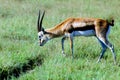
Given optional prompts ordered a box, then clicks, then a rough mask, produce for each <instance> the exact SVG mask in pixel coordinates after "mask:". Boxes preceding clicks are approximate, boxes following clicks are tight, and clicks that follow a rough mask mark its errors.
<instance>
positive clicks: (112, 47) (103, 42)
mask: <svg viewBox="0 0 120 80" xmlns="http://www.w3.org/2000/svg"><path fill="white" fill-rule="evenodd" d="M98 39H99V40H100V41H101V43H102V44H103V45H104V46H106V47H108V48H109V49H110V50H111V52H112V55H113V58H114V63H115V64H116V54H115V52H114V46H113V45H112V44H111V43H110V42H109V41H108V40H107V39H106V37H98ZM104 52H105V51H104V50H103V52H102V53H101V54H102V56H103V54H104ZM102 56H101V57H102Z"/></svg>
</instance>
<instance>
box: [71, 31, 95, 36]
mask: <svg viewBox="0 0 120 80" xmlns="http://www.w3.org/2000/svg"><path fill="white" fill-rule="evenodd" d="M72 34H73V36H94V35H95V31H94V30H86V31H74V32H72Z"/></svg>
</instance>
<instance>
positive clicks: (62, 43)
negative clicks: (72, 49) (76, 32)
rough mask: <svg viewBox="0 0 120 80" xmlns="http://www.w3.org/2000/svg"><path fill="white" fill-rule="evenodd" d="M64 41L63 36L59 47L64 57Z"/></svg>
mask: <svg viewBox="0 0 120 80" xmlns="http://www.w3.org/2000/svg"><path fill="white" fill-rule="evenodd" d="M65 39H66V36H64V37H63V38H62V40H61V45H62V54H63V55H65V52H64V41H65Z"/></svg>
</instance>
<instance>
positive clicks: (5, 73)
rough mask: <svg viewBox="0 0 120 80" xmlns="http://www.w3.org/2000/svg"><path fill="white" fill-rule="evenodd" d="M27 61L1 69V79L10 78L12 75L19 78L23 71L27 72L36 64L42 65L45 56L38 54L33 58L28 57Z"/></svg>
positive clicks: (6, 79)
mask: <svg viewBox="0 0 120 80" xmlns="http://www.w3.org/2000/svg"><path fill="white" fill-rule="evenodd" d="M27 60H28V61H27V62H25V63H20V64H19V65H17V66H12V67H8V69H7V70H5V69H0V80H8V79H10V78H11V77H12V76H14V77H16V78H18V77H19V76H20V74H21V73H26V72H27V71H30V70H32V69H34V68H35V67H36V66H40V65H42V63H43V56H40V55H39V56H37V57H34V58H32V59H27Z"/></svg>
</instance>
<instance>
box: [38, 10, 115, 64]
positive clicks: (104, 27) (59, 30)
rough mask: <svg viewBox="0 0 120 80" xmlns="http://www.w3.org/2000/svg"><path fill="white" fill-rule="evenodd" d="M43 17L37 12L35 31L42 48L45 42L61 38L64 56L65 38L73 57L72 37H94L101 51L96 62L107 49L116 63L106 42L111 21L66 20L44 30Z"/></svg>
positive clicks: (112, 21)
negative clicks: (67, 39) (67, 40)
mask: <svg viewBox="0 0 120 80" xmlns="http://www.w3.org/2000/svg"><path fill="white" fill-rule="evenodd" d="M44 15H45V11H44V12H43V14H42V15H41V14H40V11H39V15H38V21H37V30H38V37H39V41H40V46H43V45H44V44H45V43H46V42H47V41H49V40H51V39H53V38H57V37H62V39H61V45H62V53H63V54H64V40H65V39H66V38H69V39H70V44H71V46H70V47H71V52H72V56H73V37H75V36H95V37H96V38H97V39H98V41H99V42H100V44H101V46H102V51H101V53H100V56H99V58H98V62H99V61H100V60H101V58H102V57H103V55H104V53H105V51H106V49H107V48H109V49H110V50H111V52H112V55H113V58H114V63H116V54H115V52H114V47H113V45H112V44H111V43H110V42H109V41H108V34H109V32H110V28H111V26H114V20H113V19H111V20H110V21H108V20H104V19H99V18H68V19H66V20H64V21H63V22H62V23H60V24H58V25H56V26H55V27H53V28H51V29H44V28H43V26H42V21H43V18H44Z"/></svg>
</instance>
